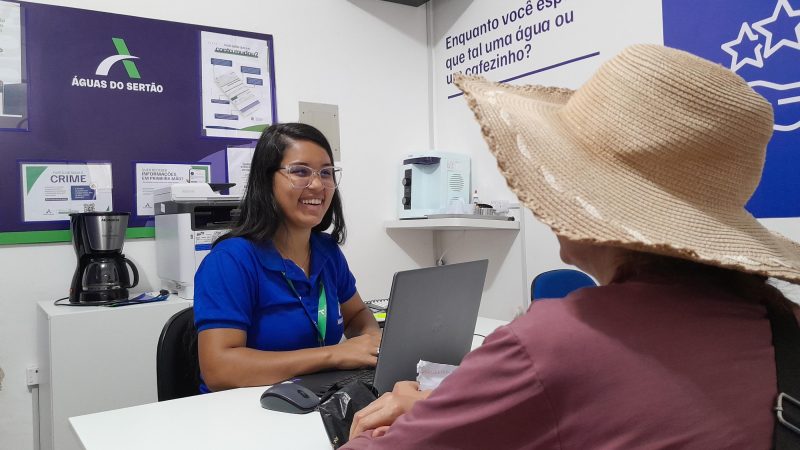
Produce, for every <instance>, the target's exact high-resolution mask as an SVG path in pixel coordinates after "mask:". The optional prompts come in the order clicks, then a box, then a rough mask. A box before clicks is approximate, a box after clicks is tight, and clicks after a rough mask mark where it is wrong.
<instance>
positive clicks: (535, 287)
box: [531, 269, 597, 301]
mask: <svg viewBox="0 0 800 450" xmlns="http://www.w3.org/2000/svg"><path fill="white" fill-rule="evenodd" d="M592 286H597V284H596V283H595V282H594V280H593V279H592V278H591V277H590V276H589V275H586V274H585V273H583V272H581V271H580V270H574V269H556V270H548V271H547V272H542V273H540V274H539V275H536V277H535V278H534V279H533V282H531V301H534V300H537V299H540V298H563V297H566V296H567V294H569V293H570V292H572V291H574V290H575V289H579V288H582V287H592Z"/></svg>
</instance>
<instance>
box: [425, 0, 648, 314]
mask: <svg viewBox="0 0 800 450" xmlns="http://www.w3.org/2000/svg"><path fill="white" fill-rule="evenodd" d="M537 3H538V2H537V1H533V2H531V4H532V7H533V8H534V9H535V8H536V5H537ZM525 6H526V3H525V2H522V1H519V0H474V1H471V2H464V1H459V0H434V3H433V42H432V45H433V55H432V66H433V86H434V89H433V96H434V98H433V110H434V121H435V127H434V130H435V131H434V144H435V147H436V148H439V149H442V150H447V151H457V152H462V153H467V154H469V155H470V157H471V158H472V177H473V179H472V185H473V188H474V189H477V190H478V194H479V197H480V199H481V200H482V201H491V200H493V199H498V200H509V201H511V202H517V200H516V197H515V196H514V194H513V193H512V192H511V191H510V190H509V189H508V188H507V187H506V183H505V180H504V179H503V177H502V175H501V174H500V172H499V171H498V170H497V164H496V163H495V159H494V157H493V156H492V155H491V153H489V150H488V148H487V146H486V143H485V141H484V140H483V136H482V135H481V133H480V128H479V126H478V124H477V122H476V121H475V118H474V115H473V113H472V112H471V111H470V110H469V108H468V107H467V105H466V102H465V101H464V98H463V96H461V97H455V98H448V96H451V95H453V94H456V93H458V92H459V91H458V90H457V88H456V87H455V86H454V85H452V84H449V83H448V80H447V75H449V74H451V73H452V72H454V71H462V72H466V70H467V68H469V67H473V66H475V65H476V64H477V63H478V62H479V61H481V60H486V61H491V60H492V59H494V56H495V55H502V54H505V53H507V52H508V51H509V50H511V51H520V50H521V51H524V52H525V55H526V56H527V57H526V58H524V59H523V60H521V61H520V62H516V63H512V64H508V65H504V66H502V67H499V68H497V69H495V70H490V71H488V72H485V73H483V74H481V75H482V76H485V77H486V78H488V79H490V80H494V81H500V80H506V79H509V78H512V77H515V76H518V75H520V74H524V73H527V72H530V71H534V70H538V69H541V68H544V67H548V66H551V65H555V64H558V63H560V62H563V61H565V60H569V59H572V58H576V57H579V56H583V55H587V54H591V53H594V52H600V54H599V55H598V56H595V57H592V58H588V59H585V60H582V61H579V62H576V63H573V64H569V65H564V66H561V67H557V68H555V69H552V70H547V71H542V72H540V73H537V74H533V75H529V76H526V77H523V78H519V79H517V80H515V81H512V82H513V83H517V84H545V85H554V86H563V87H569V88H577V87H578V86H580V85H581V84H582V83H583V82H584V81H585V80H586V79H587V78H588V77H589V76H590V75H591V74H592V73H593V72H594V70H595V69H596V68H597V67H598V66H599V65H600V64H601V63H602V62H603V61H605V60H607V59H609V58H611V57H612V56H614V55H615V54H616V53H617V52H618V51H619V50H621V49H622V48H624V47H626V46H628V45H630V44H633V43H640V42H653V43H661V42H663V38H662V31H661V28H662V27H661V1H660V0H605V1H603V2H598V1H593V0H562V1H561V2H560V3H559V4H558V5H557V6H555V7H552V8H545V9H543V10H542V11H538V10H535V11H534V12H533V13H532V14H531V15H527V14H525V17H524V18H522V19H517V20H514V21H512V22H510V23H508V24H507V25H504V24H503V21H502V16H503V15H504V14H508V13H510V12H511V11H517V12H518V11H519V9H518V8H520V7H522V8H524V7H525ZM570 11H571V12H572V17H573V21H572V22H571V23H570V24H568V25H564V26H562V27H556V26H555V20H556V17H557V16H558V15H561V14H566V13H569V12H570ZM621 11H624V12H625V13H624V14H623V13H621ZM495 18H496V19H498V26H497V28H494V29H493V30H491V31H489V32H488V33H485V34H482V35H481V36H480V37H478V38H475V39H471V40H469V41H467V42H466V44H464V45H450V46H449V47H450V48H448V38H450V40H451V41H452V40H453V38H456V37H457V36H459V35H460V34H461V33H465V32H468V31H469V30H471V29H473V28H474V27H480V25H481V24H484V23H487V21H490V20H492V19H495ZM546 20H549V21H550V29H549V31H545V32H540V33H539V34H537V35H535V36H533V37H532V38H531V39H530V40H526V39H525V38H524V34H523V35H522V37H523V39H522V40H518V39H517V36H518V31H519V30H520V29H522V30H523V31H524V29H525V28H527V27H532V28H533V27H534V26H538V25H539V24H540V23H542V22H544V21H546ZM541 29H543V28H540V30H541ZM508 34H511V39H510V41H511V44H510V45H508V46H505V47H503V48H502V50H498V51H494V52H488V53H487V52H486V51H485V50H484V51H483V52H482V55H480V56H477V57H474V58H469V57H468V54H467V55H465V60H464V62H463V63H458V65H456V66H455V67H453V68H452V69H448V67H447V61H448V60H450V61H458V59H455V60H453V59H451V58H458V55H459V54H460V53H462V52H464V51H465V50H466V49H467V48H475V47H476V46H477V45H478V44H480V45H482V46H485V45H486V44H487V43H489V42H492V41H493V40H495V39H498V38H502V37H504V36H506V35H508ZM526 44H529V45H530V53H527V48H526V47H525V45H526ZM484 48H485V47H484ZM528 55H529V56H528ZM498 65H499V64H498ZM523 217H524V220H523V221H522V225H523V227H522V228H523V229H522V230H521V231H520V235H519V236H518V237H517V239H516V240H515V241H514V242H513V243H511V246H510V247H509V245H508V244H509V243H508V242H506V240H507V239H508V237H507V236H506V235H505V233H506V232H502V233H503V234H498V233H497V232H481V233H483V235H482V236H476V237H475V239H481V240H485V241H491V240H495V241H497V239H498V238H499V241H497V242H496V243H497V244H498V245H475V244H472V245H471V246H469V247H466V248H464V249H462V251H461V252H460V253H459V258H460V259H464V260H467V259H477V258H480V257H485V256H488V257H489V258H490V261H492V262H495V261H500V262H503V261H505V262H503V264H502V266H501V267H500V268H498V269H497V271H496V273H495V278H494V279H495V280H497V282H496V283H492V284H490V285H489V286H488V289H487V290H486V291H485V293H484V303H483V304H482V305H481V315H485V316H489V317H494V318H498V319H509V318H510V317H511V316H512V315H513V313H514V312H515V311H516V310H517V308H519V307H520V306H522V305H525V304H527V299H528V298H529V296H530V280H532V279H533V276H534V275H536V274H538V273H540V272H543V271H545V270H549V269H553V268H558V267H564V264H563V263H562V262H561V261H560V259H559V257H558V243H557V241H556V239H555V237H554V236H553V234H552V233H551V232H550V230H549V228H548V227H546V226H544V225H542V224H541V223H539V222H538V221H536V220H535V219H533V216H532V214H531V213H530V211H528V210H524V214H523ZM452 239H455V238H452ZM490 269H491V266H490ZM490 272H491V270H490ZM489 281H490V280H487V283H488V282H489Z"/></svg>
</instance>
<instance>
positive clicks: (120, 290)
mask: <svg viewBox="0 0 800 450" xmlns="http://www.w3.org/2000/svg"><path fill="white" fill-rule="evenodd" d="M129 216H130V213H126V212H88V213H74V214H70V215H69V225H70V231H71V232H72V244H73V245H74V246H75V254H76V255H77V257H78V267H77V268H76V269H75V275H74V276H73V277H72V285H71V286H70V288H69V301H70V302H71V303H105V302H113V301H118V300H127V299H128V289H130V288H132V287H134V286H136V285H137V284H138V283H139V271H138V270H136V266H134V265H133V263H132V262H131V261H130V260H129V259H127V258H125V255H123V254H122V245H123V244H124V243H125V230H127V228H128V217H129ZM127 267H130V268H131V272H132V273H133V282H132V283H131V279H130V276H129V274H128V269H127Z"/></svg>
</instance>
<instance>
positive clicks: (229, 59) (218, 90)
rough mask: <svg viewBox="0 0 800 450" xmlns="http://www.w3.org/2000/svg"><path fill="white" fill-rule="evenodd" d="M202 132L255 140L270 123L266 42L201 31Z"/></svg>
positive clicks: (268, 68)
mask: <svg viewBox="0 0 800 450" xmlns="http://www.w3.org/2000/svg"><path fill="white" fill-rule="evenodd" d="M200 41H201V61H202V63H201V67H202V69H201V70H202V87H203V134H204V135H206V136H219V137H233V138H245V139H258V137H259V135H260V133H261V131H263V130H264V128H266V127H267V126H269V125H270V124H271V123H272V120H273V118H272V110H271V107H270V106H271V104H272V102H271V98H272V93H271V92H270V89H271V80H270V59H269V55H270V52H269V50H270V49H269V43H268V42H267V41H266V40H263V39H253V38H247V37H242V36H234V35H230V34H221V33H212V32H207V31H203V32H201V33H200Z"/></svg>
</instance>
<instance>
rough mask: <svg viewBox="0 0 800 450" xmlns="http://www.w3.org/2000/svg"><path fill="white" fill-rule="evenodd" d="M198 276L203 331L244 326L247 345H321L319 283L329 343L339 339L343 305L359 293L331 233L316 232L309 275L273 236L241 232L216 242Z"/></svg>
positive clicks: (196, 307) (196, 306)
mask: <svg viewBox="0 0 800 450" xmlns="http://www.w3.org/2000/svg"><path fill="white" fill-rule="evenodd" d="M284 273H285V274H286V277H288V278H289V279H290V280H291V281H292V284H293V285H294V287H295V289H296V290H297V293H298V294H299V295H300V297H301V300H302V305H301V304H300V300H298V298H297V295H295V293H294V292H293V291H292V289H291V288H290V287H289V283H288V282H287V281H286V278H285V277H284ZM194 281H195V291H194V292H195V298H194V317H195V324H196V325H197V330H198V331H203V330H208V329H212V328H235V329H239V330H244V331H245V332H246V333H247V347H250V348H255V349H258V350H269V351H287V350H299V349H303V348H311V347H317V346H318V345H319V342H318V339H317V336H318V334H317V329H316V327H315V325H314V324H313V323H312V321H311V318H313V320H314V321H316V320H317V310H318V307H319V295H320V283H321V284H322V285H323V286H325V295H326V297H327V305H328V312H327V325H326V326H327V329H326V333H325V345H334V344H337V343H339V341H340V340H341V338H342V334H343V332H344V325H343V319H342V312H341V308H340V307H339V305H340V304H341V303H344V302H346V301H347V300H349V299H350V298H351V297H353V295H355V293H356V281H355V278H354V277H353V274H352V273H351V272H350V268H349V267H348V265H347V260H345V257H344V254H343V253H342V251H341V249H340V248H339V246H338V245H337V244H336V242H335V241H334V240H333V238H331V236H330V235H329V234H326V233H311V267H310V276H309V277H306V274H305V273H304V272H303V270H302V269H300V267H298V266H297V265H296V264H295V263H294V262H292V261H291V260H289V259H284V258H283V257H281V255H280V253H278V251H277V250H276V249H275V247H274V246H273V245H272V243H271V242H269V243H263V244H257V243H254V242H252V241H249V240H247V239H245V238H241V237H236V238H230V239H226V240H224V241H222V242H220V243H219V244H217V245H216V246H214V248H213V249H212V250H211V252H210V253H209V254H208V255H207V256H206V257H205V259H203V262H202V263H201V264H200V267H199V268H198V269H197V273H196V274H195V278H194ZM303 308H305V310H306V311H305V312H304V311H303ZM203 387H205V386H203Z"/></svg>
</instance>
